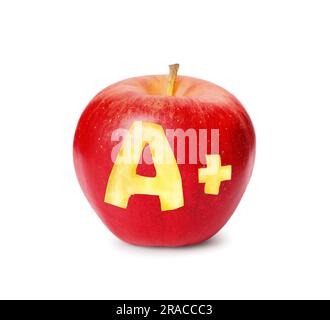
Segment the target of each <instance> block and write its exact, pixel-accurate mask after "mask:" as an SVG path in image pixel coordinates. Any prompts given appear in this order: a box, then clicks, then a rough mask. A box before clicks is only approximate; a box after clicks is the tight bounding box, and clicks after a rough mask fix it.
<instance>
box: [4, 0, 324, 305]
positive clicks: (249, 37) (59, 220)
mask: <svg viewBox="0 0 330 320" xmlns="http://www.w3.org/2000/svg"><path fill="white" fill-rule="evenodd" d="M329 14H330V6H329V1H316V0H312V1H302V0H299V1H287V0H286V1H262V0H260V1H233V0H230V1H210V0H209V1H207V0H203V1H192V0H189V1H169V0H167V1H144V0H139V1H133V0H132V1H127V0H126V1H122V0H121V1H116V2H115V1H113V2H112V1H108V0H107V1H94V0H93V1H81V0H79V1H35V0H34V1H33V0H31V1H15V0H13V1H1V4H0V36H1V37H0V57H1V59H0V142H1V144H0V148H1V149H0V150H1V154H0V163H1V165H0V298H32V299H33V298H46V299H47V298H64V299H66V298H112V299H120V298H121V299H129V298H136V299H149V298H156V299H157V298H173V299H174V298H179V299H180V298H185V299H190V298H200V299H206V298H214V299H222V298H224V299H231V298H239V299H241V298H251V299H257V298H262V299H268V298H284V299H286V298H298V299H299V298H328V299H329V298H330V272H329V270H330V256H329V247H330V231H329V228H330V205H329V198H330V170H329V166H330V143H329V139H330V129H329V116H330V111H329V110H330V41H329V39H330V19H329ZM174 62H179V63H180V64H181V69H180V74H185V75H190V76H195V77H199V78H204V79H206V80H209V81H212V82H215V83H217V84H219V85H221V86H223V87H225V88H227V89H228V90H229V91H231V92H232V93H234V94H235V95H236V96H237V97H238V98H239V99H240V100H241V102H242V103H243V104H244V105H245V107H246V108H247V110H248V112H249V113H250V116H251V117H252V119H253V121H254V124H255V128H256V133H257V159H256V166H255V171H254V174H253V177H252V180H251V183H250V185H249V187H248V190H247V192H246V194H245V196H244V197H243V200H242V202H241V203H240V205H239V208H238V209H237V210H236V212H235V214H234V216H233V217H232V219H231V220H230V222H229V223H228V224H227V225H226V227H225V228H224V229H223V230H222V231H221V232H220V233H219V234H218V235H217V236H216V237H214V238H213V239H212V240H210V241H209V242H206V243H204V244H202V245H199V246H194V247H188V248H181V249H152V248H141V247H134V246H130V245H128V244H125V243H123V242H121V241H120V240H117V239H116V238H115V237H114V236H113V235H112V234H111V233H110V232H109V231H108V230H107V229H106V227H105V226H104V225H103V224H102V223H101V222H100V220H99V219H98V217H97V216H96V214H95V213H94V212H93V210H92V209H91V208H90V206H89V204H88V202H87V200H86V199H85V198H84V196H83V194H82V192H81V190H80V188H79V185H78V183H77V180H76V177H75V174H74V170H73V163H72V140H73V135H74V130H75V125H76V123H77V120H78V118H79V115H80V113H81V112H82V110H83V108H84V107H85V106H86V105H87V103H88V102H89V100H90V99H91V98H92V97H93V96H94V95H95V94H96V93H97V92H98V91H99V90H101V89H102V88H104V87H105V86H107V85H109V84H111V83H113V82H115V81H118V80H122V79H125V78H128V77H131V76H137V75H144V74H161V73H167V71H168V67H167V66H168V64H169V63H174Z"/></svg>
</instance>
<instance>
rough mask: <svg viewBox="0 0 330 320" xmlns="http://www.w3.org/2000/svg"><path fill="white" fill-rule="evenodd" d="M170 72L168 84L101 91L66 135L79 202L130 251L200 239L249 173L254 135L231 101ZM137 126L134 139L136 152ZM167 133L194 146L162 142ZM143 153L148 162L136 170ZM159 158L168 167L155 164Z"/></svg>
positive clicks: (218, 221) (135, 82) (156, 79)
mask: <svg viewBox="0 0 330 320" xmlns="http://www.w3.org/2000/svg"><path fill="white" fill-rule="evenodd" d="M171 70H172V73H171V74H170V77H169V76H167V75H158V76H144V77H136V78H131V79H127V80H124V81H121V82H118V83H115V84H113V85H111V86H109V87H107V88H105V89H104V90H102V91H101V92H100V93H98V94H97V95H96V96H95V97H94V98H93V100H92V101H91V102H90V103H89V104H88V106H87V107H86V109H85V110H84V112H83V113H82V115H81V117H80V120H79V123H78V125H77V129H76V133H75V137H74V145H73V151H74V153H73V155H74V165H75V169H76V174H77V177H78V180H79V183H80V185H81V187H82V190H83V192H84V194H85V195H86V197H87V199H88V200H89V202H90V204H91V205H92V207H93V208H94V209H95V211H96V212H97V214H98V215H99V217H100V218H101V219H102V221H103V222H104V223H105V225H106V226H107V227H108V228H109V229H110V230H111V231H112V232H113V233H114V234H115V235H116V236H118V237H119V238H120V239H122V240H124V241H127V242H129V243H131V244H136V245H144V246H183V245H190V244H195V243H198V242H201V241H204V240H207V239H209V238H210V237H212V236H213V235H214V234H215V233H217V232H218V231H219V230H220V229H221V228H222V227H223V226H224V225H225V224H226V222H227V221H228V219H229V218H230V217H231V215H232V214H233V212H234V210H235V209H236V207H237V205H238V203H239V201H240V199H241V197H242V195H243V193H244V191H245V189H246V186H247V184H248V182H249V179H250V176H251V173H252V168H253V164H254V158H255V133H254V129H253V125H252V122H251V120H250V118H249V116H248V114H247V112H246V111H245V109H244V108H243V106H242V105H241V104H240V102H239V101H238V100H237V99H236V98H235V97H234V96H233V95H231V94H230V93H229V92H228V91H226V90H224V89H223V88H221V87H219V86H217V85H215V84H213V83H210V82H207V81H204V80H200V79H196V78H191V77H186V76H178V77H176V72H175V69H173V67H172V69H171ZM136 128H139V130H140V131H136V132H140V133H141V132H142V134H141V136H142V137H143V138H141V139H142V140H143V141H142V144H141V145H140V146H138V147H137V148H135V145H134V143H136V142H135V140H134V139H133V138H132V137H133V136H134V134H135V133H134V134H133V132H135V131H134V130H136ZM125 130H126V131H125ZM173 130H177V131H174V132H175V133H177V132H181V133H183V134H186V135H187V136H189V134H190V138H191V139H192V140H194V139H195V138H197V144H195V145H194V143H190V142H191V141H188V138H189V137H188V138H187V139H186V141H185V142H184V143H182V140H181V142H180V141H176V143H174V144H173V143H172V144H171V143H170V141H169V140H170V137H169V135H171V134H173ZM211 131H213V136H212V135H211ZM194 132H195V134H194ZM217 132H218V133H219V134H217ZM118 133H119V135H120V134H122V137H121V139H120V140H119V141H118V139H116V134H118ZM188 133H189V134H188ZM200 133H202V134H200ZM214 133H215V134H214ZM205 134H206V136H207V139H205ZM194 135H195V137H194ZM203 137H204V139H203ZM119 138H120V136H119ZM172 138H173V136H172ZM179 138H180V137H179ZM181 139H182V136H181ZM183 139H184V136H183ZM217 139H219V141H220V145H219V149H218V150H217V152H214V150H211V144H212V143H213V144H215V145H216V144H217ZM212 140H213V141H212ZM167 141H169V142H168V143H167ZM188 142H189V143H188ZM193 142H194V141H193ZM195 142H196V141H195ZM145 146H149V147H150V149H149V151H148V149H147V148H146V149H143V148H144V147H145ZM160 147H161V148H160ZM125 148H126V149H125ZM134 148H135V151H132V150H133V149H134ZM159 148H160V149H159ZM179 148H181V150H179ZM182 148H184V150H183V151H182ZM195 148H197V150H195ZM124 149H125V150H126V152H127V151H128V152H133V153H134V152H135V153H134V155H133V156H132V158H131V159H130V161H129V163H124V162H121V161H120V160H123V159H125V157H126V158H127V154H126V156H125V150H124ZM215 149H217V148H215ZM119 150H120V151H119ZM142 150H145V153H146V152H149V153H150V154H151V156H149V160H151V161H142V163H139V164H138V163H137V160H136V159H137V157H140V156H141V151H142ZM162 150H163V151H164V150H165V151H164V152H165V154H166V155H168V156H169V162H168V163H162V162H161V161H158V160H157V161H158V162H157V161H156V158H157V157H159V155H160V154H161V151H162ZM179 153H180V157H181V158H180V159H178V157H179ZM196 153H197V161H196ZM189 157H190V158H189ZM183 158H184V159H183ZM179 160H180V161H179ZM205 160H207V163H206V161H205Z"/></svg>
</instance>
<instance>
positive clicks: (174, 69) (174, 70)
mask: <svg viewBox="0 0 330 320" xmlns="http://www.w3.org/2000/svg"><path fill="white" fill-rule="evenodd" d="M169 67H170V74H169V76H168V84H167V90H166V93H167V95H168V96H173V95H174V86H175V80H176V76H177V74H178V70H179V64H178V63H176V64H171V65H169Z"/></svg>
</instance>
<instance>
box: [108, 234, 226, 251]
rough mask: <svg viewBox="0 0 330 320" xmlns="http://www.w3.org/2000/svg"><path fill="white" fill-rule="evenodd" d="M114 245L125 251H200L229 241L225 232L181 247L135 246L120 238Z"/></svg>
mask: <svg viewBox="0 0 330 320" xmlns="http://www.w3.org/2000/svg"><path fill="white" fill-rule="evenodd" d="M113 242H115V245H116V247H117V248H118V249H123V250H126V251H135V252H137V251H144V252H147V251H149V252H152V253H154V252H156V251H158V252H164V251H166V252H182V251H184V252H188V251H201V250H210V249H211V250H213V249H215V248H217V249H219V248H221V247H224V246H226V244H227V243H228V242H229V241H228V239H227V237H226V236H225V234H224V233H223V232H222V233H219V234H216V235H214V236H213V237H211V238H210V239H208V240H206V241H203V242H201V243H197V244H192V245H187V246H181V247H157V246H155V247H153V246H137V245H134V244H130V243H127V242H125V241H122V240H120V239H114V241H113Z"/></svg>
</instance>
